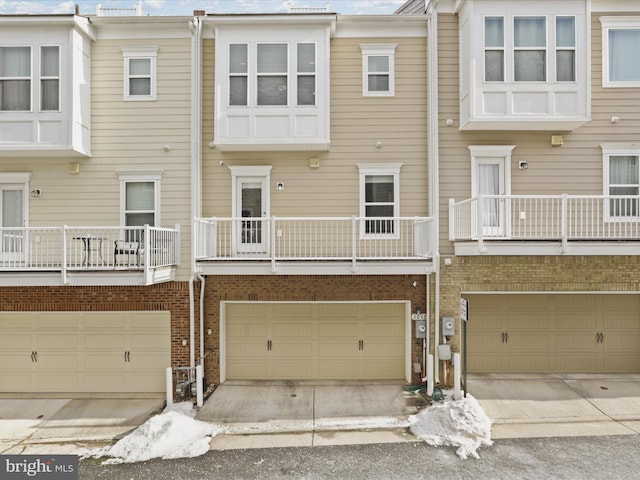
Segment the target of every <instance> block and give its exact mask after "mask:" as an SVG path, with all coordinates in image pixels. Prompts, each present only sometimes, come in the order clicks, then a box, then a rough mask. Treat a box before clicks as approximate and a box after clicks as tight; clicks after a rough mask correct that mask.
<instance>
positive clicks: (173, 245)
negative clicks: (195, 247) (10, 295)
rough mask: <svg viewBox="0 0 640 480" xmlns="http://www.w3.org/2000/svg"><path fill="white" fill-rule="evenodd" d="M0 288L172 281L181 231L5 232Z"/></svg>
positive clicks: (81, 229)
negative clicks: (8, 286)
mask: <svg viewBox="0 0 640 480" xmlns="http://www.w3.org/2000/svg"><path fill="white" fill-rule="evenodd" d="M0 234H1V241H0V285H16V284H20V285H151V284H155V283H161V282H166V281H170V280H173V276H174V273H175V268H176V266H177V265H178V264H179V261H180V230H179V226H176V228H158V227H150V226H148V225H146V226H144V227H68V226H66V225H65V226H61V227H24V228H14V227H3V228H0Z"/></svg>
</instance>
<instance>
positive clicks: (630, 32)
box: [600, 17, 640, 87]
mask: <svg viewBox="0 0 640 480" xmlns="http://www.w3.org/2000/svg"><path fill="white" fill-rule="evenodd" d="M600 22H601V23H602V27H603V30H602V57H603V58H602V85H603V86H604V87H640V56H639V55H638V52H639V51H640V17H602V18H600Z"/></svg>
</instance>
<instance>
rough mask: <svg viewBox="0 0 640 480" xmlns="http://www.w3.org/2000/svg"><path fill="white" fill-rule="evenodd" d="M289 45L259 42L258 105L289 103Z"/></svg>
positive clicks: (283, 104)
mask: <svg viewBox="0 0 640 480" xmlns="http://www.w3.org/2000/svg"><path fill="white" fill-rule="evenodd" d="M288 64H289V61H288V45H287V44H286V43H259V44H258V45H257V75H258V76H257V82H258V95H257V104H258V106H286V105H287V104H288V101H287V98H288V91H289V88H288V79H289V76H288V72H289V69H288Z"/></svg>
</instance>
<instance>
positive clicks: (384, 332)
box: [223, 302, 407, 380]
mask: <svg viewBox="0 0 640 480" xmlns="http://www.w3.org/2000/svg"><path fill="white" fill-rule="evenodd" d="M223 308H224V312H225V319H224V322H225V323H224V325H225V331H226V339H225V343H226V378H228V379H255V380H261V379H273V378H277V379H301V378H304V379H364V378H371V379H374V378H390V377H389V375H392V376H394V377H393V378H395V379H404V377H405V368H406V366H405V362H406V360H405V335H406V332H405V329H406V327H405V325H406V321H407V319H406V304H405V303H391V304H387V303H375V304H372V303H357V302H353V303H335V304H332V303H321V302H320V303H313V302H300V303H291V304H287V303H282V304H280V303H262V304H260V303H257V304H254V305H252V307H250V308H246V305H243V304H236V303H230V304H225V306H224V307H223ZM248 311H253V312H261V313H260V314H259V315H256V316H255V317H254V320H255V322H256V323H259V324H260V325H262V328H258V327H255V328H254V329H253V331H252V333H256V334H257V335H255V336H254V337H250V336H247V335H246V333H248V332H247V330H246V329H245V328H244V327H245V326H246V325H247V317H246V316H245V315H246V313H247V312H248ZM240 313H242V315H240ZM305 315H306V316H305ZM261 334H263V335H261ZM258 339H261V342H260V343H261V348H258V349H253V348H252V349H250V351H247V350H246V348H247V346H248V345H251V344H252V343H253V342H255V341H258ZM264 345H271V348H270V349H268V348H265V347H264ZM362 345H364V346H365V347H364V348H365V349H367V348H368V349H369V353H367V354H365V352H363V351H362V350H361V348H362ZM247 358H253V359H254V361H255V362H256V363H258V364H260V367H258V368H252V369H251V370H249V366H248V365H247V364H246V360H247ZM374 360H375V361H381V362H382V363H383V364H388V363H391V364H393V366H391V367H389V366H386V367H385V369H387V370H389V372H393V373H384V372H383V373H384V375H383V376H380V375H381V373H380V372H382V370H384V369H374V370H373V371H372V372H375V374H374V373H372V375H373V376H370V377H366V375H368V373H366V372H367V369H366V365H365V364H366V363H367V362H371V361H374ZM398 372H399V373H398Z"/></svg>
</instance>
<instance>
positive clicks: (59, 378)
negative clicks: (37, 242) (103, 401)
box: [0, 312, 171, 393]
mask: <svg viewBox="0 0 640 480" xmlns="http://www.w3.org/2000/svg"><path fill="white" fill-rule="evenodd" d="M137 317H140V320H141V322H136V319H137ZM122 319H125V320H124V321H123V320H122ZM18 321H20V323H21V324H22V330H21V331H14V332H13V333H12V334H11V336H9V335H6V325H7V324H10V325H16V322H18ZM132 324H133V325H136V324H137V325H138V326H141V325H145V324H146V325H153V328H149V329H148V330H143V329H134V328H133V327H132ZM0 328H2V330H3V331H2V332H0V347H4V346H6V345H2V343H6V341H7V340H10V341H11V343H13V344H14V345H19V347H20V349H19V350H15V351H12V352H11V354H10V355H7V357H6V360H7V361H6V362H4V361H1V360H0V377H2V378H4V377H7V378H9V380H8V381H6V382H5V381H3V382H1V383H0V391H2V392H16V391H19V392H25V393H26V392H69V393H75V392H83V391H87V392H95V393H99V392H116V391H117V392H135V391H145V392H150V391H149V390H136V389H135V388H136V387H135V385H134V386H133V387H131V385H132V383H131V382H130V381H129V376H130V375H140V376H143V377H145V378H147V380H145V382H146V383H153V384H155V385H160V386H159V387H156V390H153V392H157V393H160V392H163V391H164V390H165V386H164V382H165V368H166V367H167V366H169V365H170V362H171V358H170V357H171V354H170V348H171V341H170V313H169V312H109V313H104V312H25V313H24V314H22V315H20V316H15V315H12V314H10V315H6V316H5V315H4V314H0ZM14 335H15V337H14ZM11 337H14V338H11ZM18 340H20V341H18ZM0 350H1V351H2V352H3V353H5V354H6V353H7V352H10V351H11V350H9V349H8V348H6V349H5V348H0ZM125 351H127V352H130V355H131V356H132V357H133V358H135V356H136V355H138V356H140V355H144V354H145V353H147V354H148V356H147V357H141V359H142V360H143V361H139V362H138V363H137V364H134V365H132V364H131V363H130V362H127V361H126V360H125ZM34 352H35V353H34ZM139 358H140V357H139ZM4 364H7V365H11V368H12V369H13V370H14V372H15V371H17V370H18V369H19V370H22V372H21V374H20V376H21V377H24V379H21V380H19V381H16V380H15V375H14V374H10V375H8V376H7V375H5V374H6V373H7V372H4V368H3V367H2V366H1V365H4ZM112 378H113V379H115V380H113V381H112V380H111V379H112ZM132 388H133V390H132ZM145 388H146V387H145Z"/></svg>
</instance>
